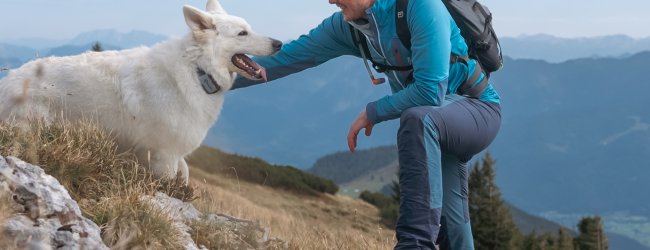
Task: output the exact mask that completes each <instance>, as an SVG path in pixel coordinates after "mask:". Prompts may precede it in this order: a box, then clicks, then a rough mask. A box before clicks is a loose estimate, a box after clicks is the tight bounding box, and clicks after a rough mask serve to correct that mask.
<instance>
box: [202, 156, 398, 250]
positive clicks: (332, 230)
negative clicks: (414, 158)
mask: <svg viewBox="0 0 650 250" xmlns="http://www.w3.org/2000/svg"><path fill="white" fill-rule="evenodd" d="M190 174H191V176H192V180H191V182H192V184H193V185H195V186H196V190H197V191H198V192H199V195H198V196H199V199H197V200H195V201H193V204H194V206H196V207H197V208H198V209H199V210H201V211H207V212H213V213H225V214H229V215H232V216H235V217H239V218H243V219H247V220H251V221H256V222H258V223H259V224H260V225H261V226H263V227H266V228H269V229H270V230H271V237H277V238H280V239H283V240H285V241H287V243H288V245H289V248H290V249H392V248H393V246H394V244H395V240H394V231H393V230H389V229H385V228H384V227H383V226H382V224H381V223H379V215H378V214H379V211H378V210H377V209H376V208H375V207H373V206H372V205H369V204H367V203H365V202H362V201H360V200H356V199H352V198H349V197H345V196H332V195H323V196H321V197H311V196H297V195H295V194H292V193H290V192H283V191H278V190H274V189H271V188H268V187H263V186H260V185H255V184H250V183H246V182H239V181H237V180H236V179H232V178H226V177H223V176H219V175H213V174H209V173H206V172H204V171H203V170H200V169H197V168H192V169H191V170H190Z"/></svg>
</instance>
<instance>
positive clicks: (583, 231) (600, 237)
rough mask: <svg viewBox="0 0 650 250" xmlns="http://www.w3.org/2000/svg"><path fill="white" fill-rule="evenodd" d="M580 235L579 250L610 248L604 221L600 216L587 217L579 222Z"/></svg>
mask: <svg viewBox="0 0 650 250" xmlns="http://www.w3.org/2000/svg"><path fill="white" fill-rule="evenodd" d="M578 230H579V231H580V235H579V236H578V238H576V245H577V248H578V249H579V250H605V249H608V248H609V245H608V243H607V237H605V230H604V229H603V222H602V220H601V218H600V217H599V216H594V217H585V218H583V219H582V220H580V223H578Z"/></svg>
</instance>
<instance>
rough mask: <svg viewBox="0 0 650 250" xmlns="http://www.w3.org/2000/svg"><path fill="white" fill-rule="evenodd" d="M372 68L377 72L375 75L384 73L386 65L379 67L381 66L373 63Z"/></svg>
mask: <svg viewBox="0 0 650 250" xmlns="http://www.w3.org/2000/svg"><path fill="white" fill-rule="evenodd" d="M372 68H374V69H375V71H377V73H384V72H386V65H381V64H376V63H375V62H373V63H372Z"/></svg>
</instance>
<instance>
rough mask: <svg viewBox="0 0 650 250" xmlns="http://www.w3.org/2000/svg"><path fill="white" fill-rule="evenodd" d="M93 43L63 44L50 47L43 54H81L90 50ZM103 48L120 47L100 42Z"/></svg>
mask: <svg viewBox="0 0 650 250" xmlns="http://www.w3.org/2000/svg"><path fill="white" fill-rule="evenodd" d="M93 45H95V43H94V42H93V43H88V44H84V45H65V46H60V47H56V48H51V49H50V50H49V51H48V52H47V54H46V55H45V56H72V55H77V54H81V53H84V52H87V51H90V50H92V47H93ZM101 46H102V48H103V49H104V50H120V49H121V48H119V47H117V46H113V45H110V44H106V43H101Z"/></svg>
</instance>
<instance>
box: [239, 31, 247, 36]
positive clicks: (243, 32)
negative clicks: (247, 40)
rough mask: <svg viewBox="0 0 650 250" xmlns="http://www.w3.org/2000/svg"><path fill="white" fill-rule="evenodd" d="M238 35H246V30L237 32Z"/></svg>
mask: <svg viewBox="0 0 650 250" xmlns="http://www.w3.org/2000/svg"><path fill="white" fill-rule="evenodd" d="M239 35H240V36H247V35H248V32H247V31H245V30H244V31H242V32H239Z"/></svg>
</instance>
